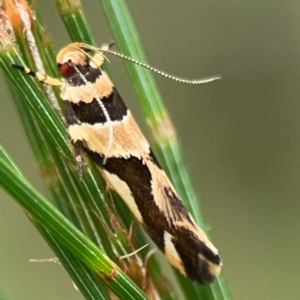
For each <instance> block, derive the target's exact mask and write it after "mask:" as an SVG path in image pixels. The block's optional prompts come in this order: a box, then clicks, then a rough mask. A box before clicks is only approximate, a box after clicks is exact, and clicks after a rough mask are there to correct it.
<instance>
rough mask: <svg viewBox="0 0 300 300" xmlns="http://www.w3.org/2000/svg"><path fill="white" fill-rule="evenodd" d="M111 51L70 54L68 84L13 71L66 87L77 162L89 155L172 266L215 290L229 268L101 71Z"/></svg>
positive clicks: (64, 67) (63, 68)
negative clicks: (213, 285) (223, 270)
mask: <svg viewBox="0 0 300 300" xmlns="http://www.w3.org/2000/svg"><path fill="white" fill-rule="evenodd" d="M109 48H110V47H109V45H105V46H103V47H102V48H95V47H93V46H90V45H87V44H83V43H71V44H69V45H68V46H66V47H64V48H63V49H62V50H61V51H60V52H59V53H58V55H57V59H56V61H57V66H58V68H59V71H60V73H61V75H62V77H63V79H58V78H53V77H50V76H47V75H43V74H40V73H37V72H33V71H32V70H30V69H28V68H26V67H22V66H19V65H13V67H16V68H18V69H19V70H21V71H24V72H25V73H27V74H28V75H31V76H33V77H36V78H37V80H39V81H40V82H42V83H44V84H48V85H52V86H58V87H60V90H61V94H60V96H61V99H62V100H63V102H64V104H65V108H66V121H67V124H68V131H69V134H70V137H71V139H72V141H73V143H74V147H75V153H77V160H78V161H79V162H80V159H81V158H80V148H83V149H84V150H85V151H86V153H87V154H88V155H89V156H90V157H91V158H92V160H94V161H95V162H96V164H97V165H98V166H99V168H100V170H101V172H102V174H103V177H104V178H105V180H106V182H107V185H108V187H109V188H111V189H113V190H115V191H116V192H117V193H118V194H119V195H120V196H121V198H122V199H123V200H124V202H125V203H126V204H127V206H128V207H129V209H130V210H131V211H132V213H133V214H134V216H135V217H136V219H137V220H138V221H139V223H141V224H142V226H143V227H144V229H145V230H146V232H147V233H148V235H149V236H150V238H151V239H152V240H153V241H154V242H155V244H156V245H157V246H158V248H159V249H160V250H161V251H162V252H163V253H164V254H165V256H166V257H167V259H168V261H169V262H170V263H171V264H172V265H173V266H174V267H176V268H177V269H178V270H179V271H180V272H181V273H182V274H184V275H185V276H187V277H189V278H191V279H193V280H196V281H198V282H199V283H201V284H205V283H211V282H212V281H213V280H214V279H215V278H216V276H217V275H218V274H219V272H220V269H221V266H222V260H221V258H220V256H219V254H218V250H217V249H216V248H215V246H214V245H213V244H212V243H211V242H210V240H209V239H208V237H207V236H206V234H205V233H204V231H203V230H202V229H201V228H200V227H199V226H198V225H197V224H196V223H195V221H194V219H193V217H192V216H191V215H190V214H189V212H188V211H187V210H186V208H185V207H184V205H183V203H182V201H181V200H180V199H179V197H178V194H177V192H176V190H175V189H174V187H173V185H172V183H171V182H170V180H169V178H168V177H167V175H166V173H165V172H164V170H163V169H162V168H161V166H160V164H159V162H158V161H157V159H156V158H155V156H154V154H153V152H152V150H151V148H150V146H149V144H148V142H147V140H146V139H145V137H144V135H143V134H142V132H141V130H140V128H139V127H138V125H137V123H136V122H135V120H134V118H133V116H132V115H131V113H130V110H128V108H127V107H126V105H125V103H124V102H123V100H122V98H121V96H120V95H119V93H118V91H117V89H116V88H115V87H114V85H113V83H112V82H111V80H110V79H109V77H108V75H107V74H106V73H105V72H104V71H103V70H102V69H101V66H102V64H103V63H104V61H105V56H104V54H105V53H106V52H112V51H111V50H109ZM91 53H92V54H93V55H91ZM119 56H120V55H119ZM128 59H129V60H131V61H132V59H130V58H128ZM139 64H140V65H142V66H145V67H147V68H150V69H152V70H154V71H155V72H157V73H160V74H162V75H164V76H166V77H171V76H169V75H166V74H165V73H162V72H161V71H158V70H156V69H153V68H151V67H149V66H147V65H144V64H142V63H139ZM215 79H217V78H210V79H207V80H205V79H204V80H202V81H201V82H200V81H199V82H198V83H203V82H209V81H213V80H215ZM175 80H177V81H182V82H187V81H186V80H181V79H178V78H175ZM190 83H196V82H190Z"/></svg>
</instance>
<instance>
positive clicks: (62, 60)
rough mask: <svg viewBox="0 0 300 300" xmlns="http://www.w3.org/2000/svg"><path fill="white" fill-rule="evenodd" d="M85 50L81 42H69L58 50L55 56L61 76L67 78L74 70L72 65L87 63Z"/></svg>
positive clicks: (78, 65) (77, 65)
mask: <svg viewBox="0 0 300 300" xmlns="http://www.w3.org/2000/svg"><path fill="white" fill-rule="evenodd" d="M85 51H86V50H85V49H83V48H82V44H81V43H72V44H69V45H68V46H66V47H64V48H63V49H61V50H60V51H59V53H58V54H57V56H56V63H57V66H58V68H59V72H60V73H61V75H62V76H63V77H66V78H68V77H70V76H72V75H73V74H74V73H75V72H76V70H75V69H74V67H73V66H74V65H75V66H76V67H80V66H85V65H87V64H88V59H87V55H86V54H85Z"/></svg>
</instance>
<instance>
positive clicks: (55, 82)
mask: <svg viewBox="0 0 300 300" xmlns="http://www.w3.org/2000/svg"><path fill="white" fill-rule="evenodd" d="M11 66H12V67H14V68H16V69H18V70H20V71H22V72H24V73H25V74H27V75H30V76H32V77H35V78H36V79H37V80H38V81H40V82H42V83H45V84H48V85H52V86H62V85H63V84H64V83H63V81H61V80H60V79H58V78H54V77H51V76H48V75H47V74H41V73H39V72H34V71H32V70H30V69H29V68H27V67H23V66H20V65H16V64H11Z"/></svg>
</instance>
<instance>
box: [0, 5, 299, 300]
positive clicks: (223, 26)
mask: <svg viewBox="0 0 300 300" xmlns="http://www.w3.org/2000/svg"><path fill="white" fill-rule="evenodd" d="M53 2H54V1H49V0H47V1H46V0H44V1H43V0H37V5H38V7H40V12H41V14H42V16H43V17H44V20H45V22H46V24H47V29H49V32H50V34H51V36H52V37H53V39H54V41H55V45H56V47H57V49H59V48H61V47H62V46H64V45H66V44H68V43H69V42H70V41H69V38H68V37H67V34H66V32H65V30H64V27H63V26H62V22H61V21H60V19H59V17H58V14H57V12H56V10H55V5H54V3H53ZM84 5H85V6H84V9H85V11H86V13H87V16H88V19H89V20H90V23H91V26H92V28H93V32H94V34H95V36H96V38H97V42H98V43H99V45H101V44H102V43H104V42H108V41H110V40H112V35H111V33H110V31H109V28H108V26H107V24H106V20H105V18H104V15H103V12H102V10H101V7H100V5H99V3H98V2H97V1H91V0H88V1H84ZM129 6H130V9H131V11H132V14H133V17H134V19H135V21H136V24H137V27H138V31H139V33H140V36H141V39H142V41H143V43H144V46H145V49H146V53H147V55H148V59H149V62H150V64H151V65H152V66H156V67H159V68H160V69H163V70H165V71H167V72H170V73H172V74H174V75H178V76H182V77H189V78H199V77H206V76H210V75H215V74H220V75H221V76H222V81H218V82H215V83H212V84H207V85H203V86H188V85H181V84H177V83H175V82H172V81H170V80H166V79H163V78H161V77H157V81H158V84H159V86H160V88H161V91H162V94H163V96H164V99H165V101H166V105H167V107H168V109H169V111H170V113H171V116H172V118H173V121H174V124H175V126H176V128H177V132H178V134H179V137H180V140H181V144H182V149H183V152H184V154H185V160H186V162H187V165H188V168H189V170H190V174H191V176H192V178H193V183H194V186H195V188H196V190H197V193H198V195H199V199H200V200H201V204H202V208H203V210H204V215H205V217H206V220H207V221H208V222H209V224H210V226H211V236H212V238H213V241H214V244H215V245H216V246H217V247H218V248H219V250H220V253H221V255H222V258H223V260H224V269H223V270H224V272H225V276H226V277H227V279H228V282H229V285H230V287H231V290H232V293H233V296H234V299H243V300H253V299H256V300H269V299H272V300H277V299H288V300H290V299H291V300H292V299H300V289H299V285H298V284H299V283H298V280H299V278H300V276H299V267H300V263H299V261H300V260H299V258H298V253H299V252H300V236H299V229H300V220H299V214H300V201H299V198H300V185H299V182H300V169H299V165H300V117H299V116H300V101H299V100H300V97H299V96H300V88H299V86H300V85H299V79H300V71H299V70H300V68H299V67H300V66H299V64H300V63H299V59H298V56H299V54H300V36H299V33H300V32H299V31H300V13H299V11H300V3H299V1H265V0H252V1H234V0H228V1H223V0H211V1H201V2H200V1H171V0H164V1H129ZM110 60H111V62H112V64H111V65H110V66H109V70H110V74H112V78H113V80H114V82H115V84H116V86H117V87H118V89H119V91H120V93H121V95H123V97H124V99H125V101H126V103H127V105H128V106H129V107H130V108H131V110H132V111H133V113H134V114H135V116H136V118H137V120H138V121H139V123H140V124H141V126H142V127H143V128H144V131H145V129H146V127H145V126H144V124H143V123H142V122H143V120H142V116H141V113H140V109H139V108H138V107H137V102H136V99H135V96H134V94H133V90H132V88H131V86H130V83H129V81H128V78H127V75H126V73H125V71H124V70H123V66H122V62H121V61H120V60H118V59H115V58H110ZM0 128H1V130H0V141H1V143H3V144H4V146H5V147H6V148H7V150H8V151H9V153H10V154H11V155H12V156H13V158H14V159H15V161H16V162H17V163H18V165H19V166H20V167H21V169H22V170H23V171H24V173H25V174H26V175H27V176H28V177H29V178H30V180H31V182H32V183H33V184H34V185H35V186H36V187H37V188H38V189H39V190H41V191H42V190H43V187H42V184H41V181H40V179H39V177H38V173H37V167H36V164H35V162H34V159H33V155H32V153H31V150H30V147H29V145H28V143H27V141H26V139H25V137H24V132H23V130H22V127H21V125H20V121H19V119H18V116H17V114H16V111H15V109H14V105H13V103H12V101H11V99H10V97H9V95H8V91H7V89H6V87H5V82H4V81H3V80H2V81H1V111H0ZM145 133H146V135H147V131H146V132H145ZM0 197H1V202H0V238H1V242H0V257H1V259H0V299H1V293H2V294H4V295H5V299H13V300H15V299H18V300H19V299H21V300H27V299H30V300H40V299H43V300H50V299H51V300H52V299H57V300H64V299H73V300H77V299H82V297H81V295H80V294H79V293H77V292H75V291H74V290H73V287H72V283H71V281H70V280H69V278H68V276H67V275H66V273H65V272H64V270H63V269H62V267H61V266H59V265H54V264H51V263H40V264H34V263H29V262H28V260H29V259H30V258H49V257H53V254H52V253H51V251H50V250H49V249H48V247H47V245H46V244H45V243H44V242H43V240H42V239H41V238H40V237H39V235H38V233H37V232H36V230H35V229H34V228H33V226H32V225H31V224H30V222H29V221H28V220H27V218H26V217H25V215H24V213H23V211H22V210H21V208H20V207H19V206H18V205H17V204H16V203H15V202H14V201H13V200H12V199H11V198H10V197H9V196H8V195H7V194H6V193H5V192H4V191H2V190H0Z"/></svg>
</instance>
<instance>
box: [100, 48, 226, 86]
mask: <svg viewBox="0 0 300 300" xmlns="http://www.w3.org/2000/svg"><path fill="white" fill-rule="evenodd" d="M102 51H103V50H101V52H102ZM103 52H107V53H109V54H112V55H115V56H118V57H120V58H123V59H126V60H128V61H130V62H132V63H134V64H136V65H138V66H141V67H143V68H146V69H148V70H150V71H152V72H154V73H156V74H158V75H161V76H163V77H166V78H168V79H172V80H175V81H177V82H180V83H187V84H203V83H208V82H212V81H215V80H219V79H221V76H219V75H216V76H211V77H207V78H202V79H185V78H179V77H176V76H173V75H170V74H168V73H165V72H163V71H161V70H158V69H156V68H153V67H151V66H149V65H147V64H145V63H142V62H140V61H137V60H135V59H133V58H131V57H129V56H126V55H124V54H120V53H118V52H115V51H112V50H105V51H103Z"/></svg>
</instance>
